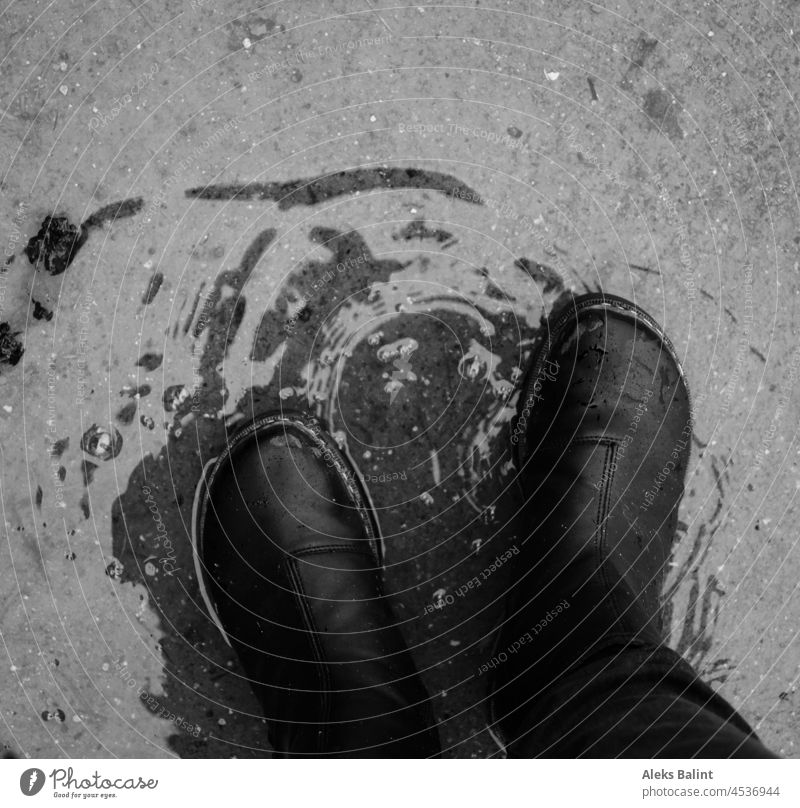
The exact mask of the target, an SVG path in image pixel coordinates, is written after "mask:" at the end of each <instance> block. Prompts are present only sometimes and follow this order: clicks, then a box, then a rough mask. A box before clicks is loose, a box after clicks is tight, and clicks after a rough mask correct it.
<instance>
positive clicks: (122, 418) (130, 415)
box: [117, 401, 136, 426]
mask: <svg viewBox="0 0 800 808" xmlns="http://www.w3.org/2000/svg"><path fill="white" fill-rule="evenodd" d="M135 417H136V402H135V401H131V403H130V404H126V405H125V406H124V407H123V408H122V409H121V410H120V411H119V412H118V413H117V420H118V421H119V422H120V423H121V424H124V425H125V426H127V425H128V424H132V423H133V419H134V418H135Z"/></svg>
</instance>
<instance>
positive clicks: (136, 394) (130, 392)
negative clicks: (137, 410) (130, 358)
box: [119, 384, 153, 399]
mask: <svg viewBox="0 0 800 808" xmlns="http://www.w3.org/2000/svg"><path fill="white" fill-rule="evenodd" d="M152 389H153V388H152V387H150V385H149V384H140V385H139V386H138V387H134V386H133V385H132V384H126V385H125V386H124V387H123V388H122V390H120V391H119V394H120V395H121V396H127V397H128V398H135V399H140V398H142V397H143V396H149V395H150V391H151V390H152Z"/></svg>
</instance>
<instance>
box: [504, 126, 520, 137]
mask: <svg viewBox="0 0 800 808" xmlns="http://www.w3.org/2000/svg"><path fill="white" fill-rule="evenodd" d="M506 132H508V134H509V135H510V136H511V137H513V138H515V139H516V138H520V137H522V129H518V128H517V127H516V126H509V127H508V129H506Z"/></svg>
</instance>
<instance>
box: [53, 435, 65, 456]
mask: <svg viewBox="0 0 800 808" xmlns="http://www.w3.org/2000/svg"><path fill="white" fill-rule="evenodd" d="M67 449H69V438H59V439H58V440H57V441H56V442H55V443H54V444H53V445H52V446H51V447H50V454H51V455H52V456H53V457H56V458H58V457H61V455H62V454H64V452H66V450H67Z"/></svg>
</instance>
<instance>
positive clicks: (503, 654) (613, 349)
mask: <svg viewBox="0 0 800 808" xmlns="http://www.w3.org/2000/svg"><path fill="white" fill-rule="evenodd" d="M511 442H512V448H513V452H514V455H515V459H516V469H517V474H516V479H517V481H518V483H519V485H520V486H521V490H522V494H523V498H524V505H523V507H522V509H521V512H520V513H518V514H508V515H506V516H507V518H509V519H510V518H516V519H519V520H521V521H522V522H523V523H524V524H525V525H526V530H525V533H524V536H525V539H524V542H523V543H522V546H521V548H520V552H519V554H517V555H515V557H514V561H513V564H514V565H515V567H516V574H515V583H514V584H513V586H512V587H511V589H510V591H509V594H508V599H507V607H506V613H505V618H504V620H503V622H502V624H501V625H500V626H499V628H498V632H497V640H496V644H495V653H494V655H493V657H492V659H491V660H487V664H489V663H490V662H491V667H492V678H491V682H490V693H489V703H490V712H491V724H492V726H493V727H494V729H495V730H496V731H497V732H498V734H499V735H500V736H501V737H502V738H504V739H505V742H506V743H507V744H508V748H509V750H510V752H512V753H513V752H514V750H515V749H516V750H517V754H525V755H528V754H537V753H546V752H547V750H541V749H537V748H535V747H530V743H531V741H530V738H532V737H533V736H534V735H535V734H536V733H535V730H534V727H535V726H538V725H540V724H541V723H542V722H543V721H544V722H547V721H549V722H550V723H551V724H552V722H553V720H555V719H554V715H555V713H554V711H553V710H552V709H550V708H551V707H552V705H553V698H554V697H553V694H554V693H558V692H559V687H560V686H561V684H563V682H565V681H567V680H569V679H570V677H573V678H574V677H575V676H576V673H577V675H578V676H580V672H581V671H589V670H592V671H594V673H592V674H591V675H592V676H594V677H596V676H602V675H603V674H602V673H598V670H599V669H598V667H597V666H598V662H599V663H600V664H601V667H602V670H607V669H608V666H609V664H611V663H610V662H609V660H613V659H614V655H615V654H618V653H620V652H621V651H622V650H624V651H625V652H626V653H631V652H633V653H639V654H641V655H644V657H643V658H646V659H648V660H651V659H652V658H653V655H654V654H655V655H658V654H659V653H660V652H661V650H665V649H663V630H662V625H661V619H660V604H659V599H660V592H661V588H662V584H663V579H664V570H665V567H666V564H667V561H668V559H669V556H670V552H671V548H672V542H673V537H674V535H675V528H676V519H677V507H678V503H679V501H680V499H681V496H682V493H683V483H684V476H685V472H686V467H687V463H688V460H689V454H690V442H691V407H690V400H689V392H688V389H687V385H686V382H685V379H684V376H683V372H682V370H681V367H680V364H679V362H678V360H677V358H676V356H675V353H674V350H673V348H672V346H671V345H670V342H669V340H668V339H667V338H666V336H665V335H664V334H663V333H662V331H661V329H660V327H659V326H658V325H657V324H656V323H655V321H654V320H653V319H652V318H651V317H650V316H649V315H647V314H646V313H645V312H643V311H642V310H641V309H639V308H637V307H636V306H634V305H633V304H632V303H629V302H628V301H625V300H623V299H621V298H617V297H611V296H608V295H602V294H594V295H584V296H582V297H579V298H576V299H574V300H572V301H571V302H570V303H569V304H567V305H566V306H565V307H564V308H563V309H561V310H560V311H558V312H557V313H555V314H554V315H553V316H552V317H551V318H550V321H549V323H548V324H547V327H546V328H545V329H544V335H543V337H542V338H541V339H540V340H539V342H538V345H537V346H536V347H535V349H534V352H533V355H532V357H531V360H530V364H529V368H528V371H527V375H526V378H525V381H524V384H523V388H522V390H521V394H520V399H519V411H518V416H517V419H516V421H515V422H514V424H512V430H511ZM194 542H195V560H196V564H197V570H198V580H199V581H200V586H201V590H202V592H203V596H204V598H205V600H206V603H207V605H208V608H209V612H210V614H211V616H212V618H213V619H214V621H215V622H216V623H217V625H218V627H219V628H220V630H221V631H222V633H223V635H224V637H225V639H226V641H227V642H228V643H229V644H230V645H231V646H232V647H233V649H234V650H235V651H236V653H237V655H238V657H239V659H240V660H241V664H242V668H243V670H244V671H245V673H246V675H247V676H248V677H249V679H250V681H251V683H252V686H253V688H254V690H255V692H256V694H257V695H258V697H259V700H260V702H261V704H262V706H263V711H264V715H265V716H266V718H267V720H268V729H269V738H270V742H271V744H272V746H273V747H274V749H275V750H276V752H277V753H279V754H283V755H287V756H339V757H403V758H407V757H431V756H435V755H437V754H438V753H439V750H440V747H439V741H438V738H437V733H436V729H435V726H434V724H433V720H432V716H431V712H430V707H429V698H428V695H427V693H426V691H425V688H424V686H423V684H422V682H421V680H420V677H419V675H418V673H417V671H416V669H415V666H414V663H413V661H412V658H411V655H410V653H409V652H408V650H407V648H406V645H405V643H404V641H403V637H402V635H401V632H400V630H399V629H398V627H397V625H396V622H395V620H394V619H393V617H392V614H391V612H390V610H389V607H388V605H387V601H386V600H385V598H384V596H383V593H382V587H381V566H382V546H381V538H380V535H379V533H378V527H377V524H376V521H375V517H374V514H373V512H372V510H371V508H370V506H369V502H368V498H367V496H366V494H365V491H364V489H363V488H362V485H361V483H360V481H359V479H358V477H357V475H356V473H355V470H354V468H353V466H352V465H351V463H350V462H349V460H348V458H347V457H346V456H345V455H344V454H343V453H342V452H341V451H340V450H339V448H338V447H337V446H336V444H335V443H334V442H333V440H332V439H331V437H330V436H329V435H328V434H327V433H326V432H325V431H324V430H323V429H322V427H321V426H320V425H319V424H318V423H317V422H316V421H315V420H314V419H312V418H310V417H307V416H304V415H300V414H285V413H283V414H272V415H267V416H265V417H263V418H260V419H258V420H256V421H255V422H254V423H251V424H250V425H249V426H247V427H246V428H245V429H243V430H241V431H239V432H238V433H237V434H236V435H235V436H234V437H233V438H232V439H231V441H230V442H229V444H228V447H227V449H226V451H225V452H224V454H223V455H222V456H220V457H219V458H218V459H217V460H216V461H215V462H214V463H213V467H212V468H211V469H210V471H209V472H208V473H207V474H206V475H204V478H203V480H201V483H200V485H199V486H198V492H197V497H196V501H195V513H194ZM548 613H549V614H550V615H551V618H552V615H553V614H554V613H555V614H556V615H557V616H556V617H555V618H554V619H550V620H548V619H547V618H546V616H547V615H548ZM670 653H671V652H670ZM670 664H672V663H670ZM675 664H678V663H677V662H676V663H675ZM592 666H594V667H592ZM572 689H573V691H574V687H573V688H572ZM559 698H560V699H561V700H562V701H563V700H564V697H563V696H559ZM704 698H705V696H704ZM710 698H711V697H710V696H709V699H710ZM562 706H563V705H562ZM701 706H702V705H701ZM545 708H547V709H545ZM565 715H566V714H565ZM567 720H570V721H573V722H576V723H581V722H582V721H583V720H584V719H582V718H580V717H575V716H573V718H571V719H567ZM725 720H726V721H728V722H730V721H732V720H734V719H733V718H731V717H730V716H728V718H726V719H725ZM741 725H742V727H740V729H741V732H743V733H744V734H745V735H747V736H748V737H750V736H751V733H750V731H749V728H748V727H746V725H744V723H743V722H741ZM573 730H575V728H574V727H561V728H559V729H558V731H557V732H556V733H555V734H553V733H551V736H552V737H553V738H555V741H553V743H552V744H551V746H552V748H553V749H554V750H557V749H558V743H557V741H558V739H559V738H563V737H567V736H568V735H569V736H570V737H573V739H574V732H573ZM532 733H533V734H532ZM526 739H528V740H527V741H526ZM526 743H527V744H528V746H526V745H525V744H526ZM576 743H578V747H575V746H571V747H569V748H568V749H567V751H568V752H569V753H570V754H572V753H573V752H574V751H575V749H576V748H579V753H587V754H603V753H604V752H603V751H602V750H597V749H596V750H594V752H592V751H591V749H590V746H587V744H588V743H589V741H588V740H586V739H584V740H582V741H580V740H579V741H576ZM581 744H582V746H581ZM607 751H608V750H606V753H607ZM562 752H563V749H562ZM641 756H646V755H641Z"/></svg>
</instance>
